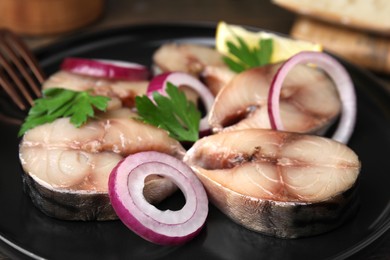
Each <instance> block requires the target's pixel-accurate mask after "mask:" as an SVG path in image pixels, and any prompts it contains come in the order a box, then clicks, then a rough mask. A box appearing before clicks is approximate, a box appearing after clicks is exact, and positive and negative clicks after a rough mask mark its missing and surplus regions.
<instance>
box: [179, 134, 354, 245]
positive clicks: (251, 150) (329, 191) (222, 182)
mask: <svg viewBox="0 0 390 260" xmlns="http://www.w3.org/2000/svg"><path fill="white" fill-rule="evenodd" d="M184 161H185V162H186V163H187V164H188V165H190V166H191V167H192V169H193V170H194V171H195V172H196V174H197V175H198V177H199V179H200V180H201V181H202V183H203V184H204V186H205V188H206V190H207V192H208V195H209V198H210V200H211V201H212V202H213V203H214V204H215V205H216V206H217V207H218V208H219V209H220V210H221V211H222V212H224V213H225V214H226V215H227V216H229V217H230V218H231V219H233V220H234V221H236V222H237V223H239V224H241V225H243V226H245V227H247V228H249V229H251V230H255V231H258V232H261V233H265V234H269V235H273V236H278V237H284V238H295V237H301V236H310V235H315V234H319V233H322V232H326V231H328V230H331V229H333V228H335V227H337V226H339V225H340V224H341V223H343V222H344V221H345V219H347V218H349V217H350V216H351V215H353V214H354V212H355V211H356V205H357V199H356V191H355V190H356V183H357V179H358V176H359V172H360V162H359V159H358V157H357V155H356V154H355V153H354V152H353V151H352V150H351V149H349V148H348V147H347V146H345V145H344V144H341V143H338V142H336V141H333V140H331V139H327V138H324V137H318V136H310V135H303V134H297V133H290V132H280V131H273V130H266V129H246V130H237V131H229V132H222V133H219V134H215V135H212V136H208V137H204V138H202V139H200V140H199V141H197V142H196V143H195V145H194V146H193V147H192V148H191V149H190V150H189V151H188V152H187V153H186V155H185V157H184Z"/></svg>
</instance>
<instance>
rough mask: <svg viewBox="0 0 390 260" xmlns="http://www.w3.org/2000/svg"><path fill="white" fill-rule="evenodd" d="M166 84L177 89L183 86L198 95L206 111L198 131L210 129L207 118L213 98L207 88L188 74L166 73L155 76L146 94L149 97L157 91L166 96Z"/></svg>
mask: <svg viewBox="0 0 390 260" xmlns="http://www.w3.org/2000/svg"><path fill="white" fill-rule="evenodd" d="M168 82H170V83H172V84H173V85H175V86H177V87H180V86H184V85H185V86H187V87H189V88H191V89H193V90H195V91H196V92H197V93H198V94H199V96H200V99H201V100H202V102H203V104H204V106H205V109H206V115H205V116H204V117H203V118H202V119H201V120H200V124H199V131H200V132H207V131H208V130H209V129H210V125H209V123H208V120H207V117H208V114H209V111H210V109H211V106H212V105H213V103H214V96H213V94H212V93H211V92H210V90H209V89H208V88H207V86H206V85H204V84H203V83H202V82H201V81H200V80H199V79H197V78H195V77H193V76H191V75H190V74H187V73H184V72H168V73H163V74H160V75H157V76H155V77H154V78H153V79H152V80H151V81H150V84H149V87H148V89H147V94H148V95H151V93H153V92H155V91H157V92H159V93H160V94H161V95H166V92H165V89H166V88H167V83H168Z"/></svg>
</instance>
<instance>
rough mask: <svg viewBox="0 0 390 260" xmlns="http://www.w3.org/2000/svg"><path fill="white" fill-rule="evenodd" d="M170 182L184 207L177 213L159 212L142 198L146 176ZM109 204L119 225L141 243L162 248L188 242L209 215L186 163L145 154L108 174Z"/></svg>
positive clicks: (193, 175) (204, 196) (149, 152)
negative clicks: (143, 240) (145, 241)
mask: <svg viewBox="0 0 390 260" xmlns="http://www.w3.org/2000/svg"><path fill="white" fill-rule="evenodd" d="M151 174H159V175H162V176H164V177H165V178H169V179H170V180H171V181H173V182H174V183H175V184H176V185H177V186H178V188H179V189H180V190H181V191H182V192H183V194H184V196H185V198H186V203H185V205H184V207H183V208H182V209H180V210H178V211H171V210H166V211H161V210H159V209H157V208H156V207H155V206H153V205H151V204H149V203H148V202H147V201H146V199H145V197H144V195H143V188H144V181H145V178H146V177H147V176H148V175H151ZM108 188H109V189H108V190H109V196H110V200H111V204H112V206H113V208H114V210H115V212H116V213H117V215H118V217H119V218H120V219H121V220H122V222H123V223H124V224H125V225H126V226H127V227H128V228H130V229H131V230H133V231H134V232H135V233H136V234H138V235H139V236H141V237H143V238H144V239H146V240H148V241H151V242H153V243H156V244H161V245H177V244H183V243H185V242H188V241H189V240H191V239H192V238H193V237H195V236H196V235H197V234H198V233H199V232H200V230H201V229H202V227H203V225H204V223H205V221H206V217H207V214H208V199H207V195H206V192H205V190H204V188H203V185H202V184H201V182H200V181H199V180H198V178H197V177H196V175H195V174H194V173H193V172H192V170H191V168H189V167H188V166H187V165H186V164H185V163H183V162H182V161H180V160H178V159H176V158H175V157H172V156H170V155H167V154H163V153H159V152H154V151H148V152H140V153H136V154H133V155H130V156H128V157H127V158H125V159H124V160H122V161H121V162H120V163H119V164H118V165H117V166H116V167H115V168H114V169H113V170H112V172H111V175H110V178H109V182H108Z"/></svg>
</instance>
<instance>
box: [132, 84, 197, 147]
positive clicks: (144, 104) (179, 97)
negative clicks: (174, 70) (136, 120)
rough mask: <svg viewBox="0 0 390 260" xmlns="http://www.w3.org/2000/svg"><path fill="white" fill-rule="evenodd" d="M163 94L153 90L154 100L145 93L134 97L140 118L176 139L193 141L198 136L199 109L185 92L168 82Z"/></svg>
mask: <svg viewBox="0 0 390 260" xmlns="http://www.w3.org/2000/svg"><path fill="white" fill-rule="evenodd" d="M166 93H167V95H168V96H163V95H161V94H160V93H158V92H153V100H154V102H153V101H152V100H151V99H150V98H149V97H148V96H146V95H143V96H137V97H136V98H135V102H136V107H137V110H138V114H139V116H140V119H141V120H142V121H144V122H145V123H148V124H151V125H154V126H157V127H159V128H162V129H165V130H167V131H168V133H169V135H170V136H171V137H172V138H175V139H176V140H178V141H190V142H194V141H196V140H197V139H198V138H199V122H200V117H201V114H200V111H199V110H198V109H197V108H196V106H195V104H194V103H193V102H191V101H188V100H187V98H186V96H185V94H184V93H183V92H182V91H180V90H179V89H178V88H177V87H176V86H175V85H173V84H172V83H170V82H168V84H167V88H166Z"/></svg>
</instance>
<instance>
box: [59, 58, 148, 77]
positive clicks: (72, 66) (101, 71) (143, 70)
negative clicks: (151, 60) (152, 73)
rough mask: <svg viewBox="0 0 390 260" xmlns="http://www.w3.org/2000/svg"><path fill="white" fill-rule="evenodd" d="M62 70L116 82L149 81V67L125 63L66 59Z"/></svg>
mask: <svg viewBox="0 0 390 260" xmlns="http://www.w3.org/2000/svg"><path fill="white" fill-rule="evenodd" d="M61 69H63V70H65V71H69V72H73V73H77V74H81V75H85V76H92V77H104V78H108V79H115V80H129V81H139V80H147V79H148V77H149V70H148V68H147V67H145V66H143V65H140V64H136V63H130V62H123V61H112V60H91V59H82V58H66V59H64V61H63V62H62V64H61Z"/></svg>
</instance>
